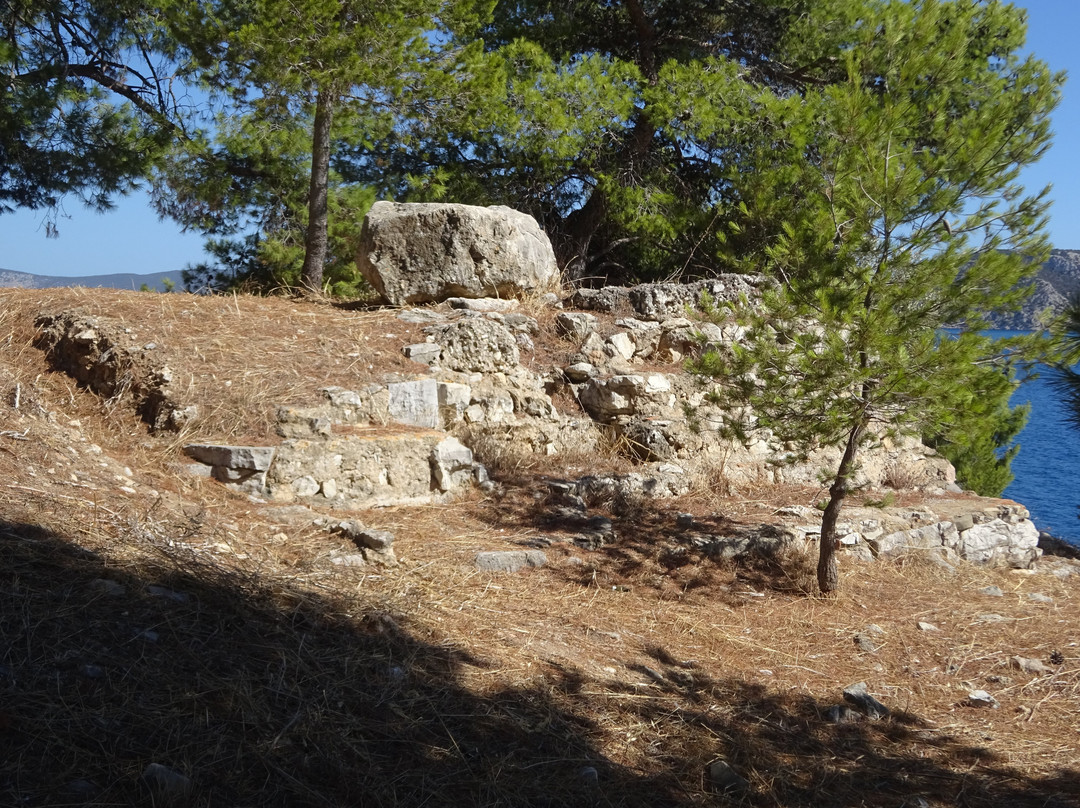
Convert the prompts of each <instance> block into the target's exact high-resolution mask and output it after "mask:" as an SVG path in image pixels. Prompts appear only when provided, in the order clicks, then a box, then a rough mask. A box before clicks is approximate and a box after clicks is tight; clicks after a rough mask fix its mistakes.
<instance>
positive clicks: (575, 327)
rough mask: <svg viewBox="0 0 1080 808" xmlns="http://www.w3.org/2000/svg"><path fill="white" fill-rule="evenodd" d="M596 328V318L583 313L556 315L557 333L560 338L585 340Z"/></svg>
mask: <svg viewBox="0 0 1080 808" xmlns="http://www.w3.org/2000/svg"><path fill="white" fill-rule="evenodd" d="M595 328H596V317H595V316H594V315H592V314H583V313H581V312H561V313H560V314H557V315H555V331H556V333H558V334H559V335H560V336H564V337H569V338H570V339H573V340H583V339H585V338H586V337H587V336H589V334H591V333H592V332H593V330H594V329H595Z"/></svg>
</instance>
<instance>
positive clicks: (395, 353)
mask: <svg viewBox="0 0 1080 808" xmlns="http://www.w3.org/2000/svg"><path fill="white" fill-rule="evenodd" d="M62 311H73V312H80V313H81V314H83V315H86V316H90V317H99V318H102V320H101V321H102V322H104V318H106V317H107V318H110V322H115V323H117V324H118V327H119V329H120V330H121V332H122V333H123V334H124V335H125V338H127V339H128V340H129V342H130V344H131V345H132V346H137V348H138V351H139V353H138V356H140V357H143V358H144V359H145V360H146V361H147V362H150V361H151V359H153V360H154V361H160V363H162V364H164V365H165V366H167V367H168V368H169V369H170V373H169V374H168V375H169V377H170V379H171V383H172V384H174V385H176V387H177V388H178V389H180V390H181V391H182V392H183V393H184V395H185V396H186V400H190V401H191V402H193V403H195V404H197V405H198V407H199V412H200V416H199V417H198V418H197V419H196V420H193V421H191V422H190V423H189V424H187V425H186V426H184V427H182V431H181V432H179V433H176V432H168V431H161V432H158V433H152V432H151V431H149V430H148V427H147V425H146V423H145V422H144V421H143V420H141V419H140V417H139V414H138V413H137V412H136V410H135V408H134V407H133V406H132V405H131V403H130V397H129V392H130V389H131V385H132V384H134V383H136V382H137V381H138V372H139V367H136V366H134V365H132V366H128V367H127V370H128V371H130V373H129V374H128V375H123V374H122V375H120V376H118V377H116V378H114V379H112V380H111V382H112V383H115V387H114V388H113V392H114V394H113V395H110V396H108V397H104V398H103V397H99V396H98V395H96V394H94V393H92V392H91V391H89V390H88V389H86V388H85V387H83V386H81V385H79V384H77V383H76V382H75V381H73V380H72V378H71V377H70V376H68V375H67V374H65V373H61V372H58V371H56V370H54V369H53V367H52V366H50V364H49V363H48V362H47V361H46V357H45V353H44V352H43V351H42V350H40V349H39V348H38V347H36V343H37V342H38V336H39V334H38V329H37V328H36V327H35V325H34V322H35V319H36V318H37V317H38V316H39V315H41V314H43V313H49V314H55V313H57V312H62ZM528 311H529V314H530V315H532V316H533V317H534V318H535V319H536V321H537V322H538V323H539V330H538V332H537V333H536V334H534V335H533V337H532V340H533V343H534V345H533V348H532V350H531V351H524V350H523V356H524V357H525V358H524V359H523V360H522V361H523V363H528V364H531V365H532V366H535V367H544V366H550V364H551V363H553V362H555V361H556V360H557V361H559V362H560V363H562V362H565V357H566V356H567V355H569V354H570V353H572V350H573V349H572V347H571V346H570V345H569V344H568V343H566V342H565V341H564V340H561V338H559V337H557V336H556V335H555V334H554V331H553V329H552V320H553V318H554V312H552V311H551V310H548V309H544V308H542V307H539V306H537V307H535V308H530V309H528ZM436 314H438V312H436ZM431 316H432V309H424V310H422V311H421V312H420V313H419V314H416V315H414V317H413V319H415V320H417V321H421V322H408V321H406V320H403V319H401V318H400V317H399V312H398V311H391V310H374V311H351V310H346V309H341V308H334V307H332V306H329V305H316V304H312V303H307V302H300V301H293V300H288V299H262V298H251V297H243V296H238V297H235V298H220V297H193V296H189V295H182V294H175V295H145V294H138V293H132V292H116V291H108V290H96V291H90V290H86V289H55V290H22V289H18V290H0V638H2V639H3V641H4V642H3V645H2V646H0V689H2V692H3V694H4V700H3V702H2V704H0V804H10V805H16V804H19V805H61V804H64V805H70V804H86V805H116V804H122V805H151V804H153V805H161V804H167V803H170V802H171V803H172V804H179V805H197V806H231V805H240V804H245V805H254V804H258V805H267V806H316V805H319V806H327V805H333V806H349V805H356V806H387V807H388V808H389V806H421V805H424V806H461V805H505V806H522V807H524V806H541V805H549V806H564V805H589V806H593V805H595V806H642V808H644V807H645V806H705V805H726V804H738V805H749V806H762V808H764V806H777V805H782V806H816V805H834V806H851V808H854V807H855V806H860V805H865V804H870V803H872V804H874V805H875V806H887V807H889V808H900V807H901V806H904V805H907V806H911V805H917V804H926V805H931V806H952V805H958V804H963V805H966V806H986V808H991V806H992V807H993V808H998V806H1001V805H1009V806H1032V808H1034V806H1041V807H1045V806H1059V807H1060V808H1064V806H1070V805H1077V804H1080V770H1078V769H1077V764H1076V756H1075V750H1076V748H1077V746H1078V744H1080V723H1078V720H1077V716H1078V715H1080V647H1078V643H1080V635H1078V633H1077V631H1078V627H1080V565H1077V564H1076V563H1074V562H1072V561H1069V560H1066V559H1062V558H1054V557H1043V558H1042V559H1040V560H1039V561H1038V562H1037V563H1036V565H1035V566H1034V568H1033V569H1031V570H1020V571H1008V570H1005V569H998V568H992V567H976V566H972V565H969V564H966V563H963V562H957V563H955V564H951V565H945V566H942V565H940V564H936V563H934V562H933V561H931V560H929V558H928V557H923V556H919V555H906V556H901V557H899V558H897V559H896V560H895V561H883V560H879V561H877V562H862V561H859V560H857V559H856V558H853V557H850V556H848V557H845V558H844V559H843V560H842V570H841V573H842V584H841V592H840V594H839V595H838V596H837V597H835V598H830V599H820V598H817V597H814V596H811V595H808V594H807V592H808V591H809V587H810V585H811V581H812V579H813V569H812V563H811V562H810V561H809V557H810V556H812V554H813V547H812V545H811V546H810V547H809V548H808V549H805V550H804V549H802V548H801V547H799V546H791V547H789V548H788V549H787V550H785V551H784V552H782V553H780V554H779V555H770V556H767V557H762V558H758V559H755V558H753V557H746V558H744V559H742V560H739V561H735V560H732V559H730V558H724V557H721V556H720V555H717V554H710V553H709V552H708V551H707V549H705V548H703V547H697V546H695V545H693V544H692V543H687V542H682V541H680V539H679V537H680V535H682V533H680V531H682V532H683V533H685V532H686V528H685V525H686V523H687V519H686V517H685V516H680V515H681V514H690V515H692V520H690V521H692V522H693V523H694V524H695V525H697V526H698V528H701V529H705V528H707V529H708V530H709V531H712V532H726V533H737V532H738V531H739V530H741V529H743V528H756V527H757V526H760V525H761V524H762V523H774V522H776V521H777V520H778V519H782V518H784V517H783V513H794V514H797V515H798V517H797V518H798V519H802V520H803V521H805V520H807V519H812V518H813V514H814V513H815V509H814V508H813V505H814V503H815V502H817V500H818V499H819V498H820V496H821V491H820V490H819V489H817V488H815V487H798V486H780V485H772V484H766V483H764V482H761V481H759V482H756V483H750V484H743V485H741V486H736V487H732V486H729V485H725V484H724V480H723V476H722V475H721V474H717V475H715V476H714V477H712V478H711V479H709V480H705V481H704V483H703V484H699V485H696V486H695V487H692V488H690V490H689V491H688V492H687V493H685V494H683V495H682V496H680V497H675V498H670V499H665V500H643V499H630V500H622V501H620V500H617V499H611V500H607V501H599V502H595V503H593V502H590V503H589V504H588V508H587V511H585V510H582V509H583V508H584V507H585V506H584V505H581V506H579V505H578V504H577V503H574V502H571V501H570V500H569V499H568V498H566V497H563V498H561V499H560V498H559V497H558V496H556V495H557V494H558V492H559V491H562V490H563V489H562V488H560V485H562V483H561V482H560V481H563V480H565V479H566V478H567V477H568V476H570V475H573V474H581V473H587V472H593V473H597V472H600V471H603V470H604V469H605V468H616V469H621V470H624V471H625V470H627V469H628V468H636V467H635V466H631V467H628V466H627V465H626V463H627V461H626V460H625V459H624V458H620V457H619V456H618V453H617V452H615V451H607V450H603V451H590V452H583V453H581V454H578V455H572V454H563V455H552V456H550V457H549V456H543V455H539V456H538V455H532V454H529V453H525V452H512V451H506V452H505V453H504V454H502V455H495V456H490V457H489V458H488V459H486V461H485V462H487V463H488V467H489V471H490V472H491V474H492V476H493V477H494V478H495V483H496V484H495V485H493V486H490V487H488V488H486V489H481V488H474V489H471V490H468V491H466V492H464V493H461V494H459V495H458V496H457V497H456V498H455V499H448V500H440V501H433V502H432V503H430V504H426V505H411V506H393V507H384V508H378V509H370V510H364V511H350V510H347V509H342V508H337V509H332V508H330V507H321V506H319V504H318V500H317V498H314V497H313V498H311V499H309V500H306V501H304V502H296V501H294V502H291V503H287V504H286V503H276V502H267V501H264V500H263V498H261V497H259V496H256V495H251V494H245V493H241V492H237V491H235V490H233V489H231V488H229V487H227V486H226V485H223V484H222V483H221V482H218V481H217V480H215V479H212V478H210V477H209V476H205V475H202V474H197V473H192V472H193V471H194V470H193V469H192V466H191V464H190V462H189V461H188V459H187V458H186V457H185V455H184V454H183V451H182V446H183V445H184V444H188V443H193V442H207V443H215V442H220V443H244V444H248V445H256V446H269V445H275V444H277V443H278V442H280V441H281V440H282V437H281V435H280V434H278V432H277V431H276V430H279V429H281V428H282V424H283V423H289V424H296V423H299V421H295V420H294V421H288V422H284V421H282V420H280V414H279V412H278V408H279V406H284V407H286V409H288V410H290V411H292V412H294V413H300V412H301V410H302V408H303V407H305V406H309V405H311V404H312V403H313V402H317V401H318V400H319V396H320V390H321V389H322V388H325V387H327V386H340V387H342V388H346V389H347V390H354V391H356V390H359V391H362V390H365V389H368V388H369V386H370V385H372V384H376V383H378V382H382V381H384V380H385V379H386V378H394V379H408V378H410V377H411V376H412V375H414V374H415V373H416V367H417V366H416V364H415V363H412V362H409V361H408V360H407V359H406V358H405V357H404V356H403V355H402V352H401V348H402V345H406V344H408V345H418V344H422V341H423V339H424V335H423V326H422V324H421V323H422V321H423V319H424V318H430V317H431ZM80 338H81V339H83V340H86V341H89V340H91V339H93V337H92V336H91V335H89V334H83V335H81V336H80ZM140 361H141V360H140ZM155 367H161V365H160V364H159V365H155ZM554 399H555V401H556V403H557V404H558V405H559V406H560V407H561V408H565V409H567V410H570V409H572V408H573V407H574V406H576V404H575V402H574V401H572V400H568V399H565V398H559V396H558V395H555V396H554ZM312 421H313V423H312V424H311V427H312V429H322V428H323V427H324V426H325V425H322V424H318V423H314V421H317V419H316V418H314V417H313V418H312ZM335 428H336V427H335ZM358 428H359V427H358ZM894 495H895V496H896V497H897V502H896V505H897V509H898V510H901V511H904V512H905V513H908V514H913V513H920V512H925V511H926V510H927V509H929V508H939V509H940V508H941V502H942V498H941V497H928V495H927V494H923V493H914V492H905V491H898V492H894ZM875 496H877V495H875ZM870 498H871V496H870V494H869V493H868V494H867V495H866V496H865V497H859V498H857V499H858V500H860V502H857V503H856V504H863V505H868V506H869V505H870V503H868V502H862V501H861V500H863V499H865V500H869V499H870ZM957 502H958V503H961V504H965V503H966V504H967V505H968V506H970V507H982V506H983V505H985V504H986V502H985V501H977V500H976V499H975V498H971V497H968V498H966V499H965V497H963V496H960V497H958V498H957ZM871 511H872V512H873V511H876V512H880V509H873V508H872V506H871ZM782 512H783V513H782ZM581 518H586V519H587V520H589V522H590V523H591V524H592V525H594V526H595V525H597V524H604V523H606V524H607V525H608V528H607V529H606V530H605V535H606V538H605V539H604V540H602V541H598V542H595V543H578V542H576V541H575V540H572V539H571V538H570V537H571V535H573V534H574V532H575V531H579V528H577V527H573V528H568V527H567V525H568V524H569V523H571V522H574V520H579V519H581ZM343 520H357V521H359V522H361V523H362V525H363V527H365V528H368V529H371V530H382V531H387V532H389V533H391V534H392V535H393V554H394V555H395V556H396V558H387V557H385V555H384V556H383V557H381V558H376V557H372V555H370V554H369V553H368V552H367V551H368V550H370V549H372V548H371V547H370V546H362V545H361V546H358V545H357V544H356V543H354V541H353V540H352V539H351V538H350V536H351V535H354V534H355V531H353V533H350V532H349V530H352V528H350V529H349V530H345V531H343V530H342V529H341V525H340V523H341V522H342V521H343ZM680 525H683V527H681V528H680V527H679V526H680ZM702 526H704V527H702ZM698 528H695V529H698ZM579 532H580V531H579ZM537 550H539V551H542V552H543V554H544V558H545V560H546V563H545V564H544V565H543V566H540V567H528V566H526V567H524V568H522V569H520V570H518V571H516V572H502V573H498V572H489V571H484V570H482V569H480V568H478V563H477V559H478V555H479V554H480V553H484V552H504V551H511V552H524V551H531V552H535V551H537ZM533 558H535V556H533ZM858 682H865V683H866V685H867V689H868V690H869V692H870V693H871V694H873V696H874V697H876V699H877V700H878V701H880V702H881V703H883V704H884V706H885V707H886V708H888V711H889V713H888V715H887V716H885V717H883V718H880V719H876V720H875V719H871V718H869V717H867V715H865V710H866V709H867V702H866V701H865V700H861V701H860V699H859V698H858V697H857V696H852V697H851V699H850V700H849V701H850V704H849V702H845V699H844V696H843V695H842V690H843V688H845V687H847V686H848V685H851V684H854V683H858ZM979 690H984V691H987V692H988V694H989V695H990V696H991V697H992V698H993V699H994V701H995V703H996V704H997V705H998V707H997V708H996V709H995V708H994V707H992V706H977V705H979V704H980V703H981V701H980V700H981V699H982V697H981V696H977V697H976V698H974V699H972V698H970V697H969V693H972V692H973V691H979ZM845 704H849V706H845ZM859 704H861V705H862V710H860V708H859V706H858V705H859ZM870 709H871V711H873V708H872V706H871V708H870ZM868 792H872V796H868Z"/></svg>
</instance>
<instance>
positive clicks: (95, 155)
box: [0, 0, 182, 227]
mask: <svg viewBox="0 0 1080 808" xmlns="http://www.w3.org/2000/svg"><path fill="white" fill-rule="evenodd" d="M161 34H162V31H161V27H160V25H159V18H158V15H157V9H156V6H155V5H154V4H153V3H146V2H141V1H140V0H109V2H105V1H104V0H5V2H4V3H3V5H2V7H0V213H4V212H8V211H11V210H13V209H14V208H20V207H21V208H53V209H55V208H56V207H57V205H58V204H59V203H60V201H61V200H62V199H63V198H64V197H65V196H69V195H72V196H76V197H78V198H79V199H81V200H82V201H83V202H84V203H85V204H87V205H88V206H90V207H92V208H94V209H97V210H105V209H107V208H109V207H110V206H111V204H112V200H113V199H114V198H115V197H116V196H117V195H119V194H123V193H125V192H127V191H129V190H131V189H132V188H133V187H134V185H135V184H136V183H137V182H138V180H139V179H140V178H143V177H145V176H146V174H147V173H148V172H149V171H150V169H151V167H152V165H153V163H154V160H155V159H156V157H157V156H158V155H159V154H160V153H161V152H162V150H163V149H164V148H165V147H166V146H167V145H168V144H169V142H170V141H171V140H172V139H173V137H174V136H175V135H176V133H177V132H178V131H180V126H181V123H182V115H181V108H180V106H179V105H178V103H177V99H176V96H174V95H173V94H172V93H173V91H174V90H177V89H179V85H178V84H176V83H174V82H173V81H172V79H173V75H174V71H173V65H172V64H171V63H170V62H169V61H168V60H167V59H166V58H165V57H164V55H163V48H162V43H161ZM53 227H55V226H53Z"/></svg>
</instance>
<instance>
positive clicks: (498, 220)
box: [356, 202, 558, 306]
mask: <svg viewBox="0 0 1080 808" xmlns="http://www.w3.org/2000/svg"><path fill="white" fill-rule="evenodd" d="M356 264H357V267H358V268H359V269H360V272H361V273H362V274H363V276H364V277H365V278H366V279H367V281H368V283H370V284H371V285H372V286H373V287H374V288H375V290H376V291H378V292H379V294H380V295H382V297H383V300H384V301H386V302H387V303H389V304H391V305H395V306H401V305H405V304H407V303H430V302H441V301H443V300H446V299H447V298H450V297H462V298H480V297H501V298H509V297H517V296H520V295H522V294H523V293H526V292H531V291H534V290H539V289H547V288H549V287H551V286H554V285H555V282H556V280H557V277H558V268H557V266H556V264H555V253H554V252H553V251H552V249H551V242H550V241H549V240H548V237H547V235H545V233H544V231H543V230H541V229H540V226H539V225H538V224H537V223H536V220H535V219H533V218H532V217H531V216H528V215H526V214H524V213H520V212H519V211H516V210H513V209H512V208H508V207H504V206H502V205H497V206H494V207H490V208H482V207H476V206H473V205H443V204H428V203H398V202H376V203H375V204H374V205H372V206H371V210H370V211H369V212H368V215H367V218H365V219H364V227H363V230H362V232H361V234H360V248H359V251H358V253H357V257H356Z"/></svg>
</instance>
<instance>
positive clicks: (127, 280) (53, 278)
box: [0, 269, 184, 292]
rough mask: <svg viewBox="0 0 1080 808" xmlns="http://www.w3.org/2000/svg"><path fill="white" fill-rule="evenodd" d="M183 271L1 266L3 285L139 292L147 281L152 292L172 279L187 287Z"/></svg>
mask: <svg viewBox="0 0 1080 808" xmlns="http://www.w3.org/2000/svg"><path fill="white" fill-rule="evenodd" d="M181 274H182V273H180V272H150V273H147V274H142V275H139V274H134V273H130V272H118V273H115V274H112V275H81V276H77V277H70V278H68V277H62V276H60V275H34V274H32V273H30V272H13V271H11V270H9V269H0V287H2V288H12V287H14V288H20V289H51V288H55V287H58V286H85V287H87V288H89V289H97V288H103V289H127V290H129V291H137V290H139V289H142V287H143V285H144V284H145V285H146V287H147V288H148V289H149V290H150V291H152V292H164V291H165V281H166V280H169V281H171V282H172V283H173V286H174V287H175V288H177V289H181V288H183V285H184V281H183V278H182V277H181Z"/></svg>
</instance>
